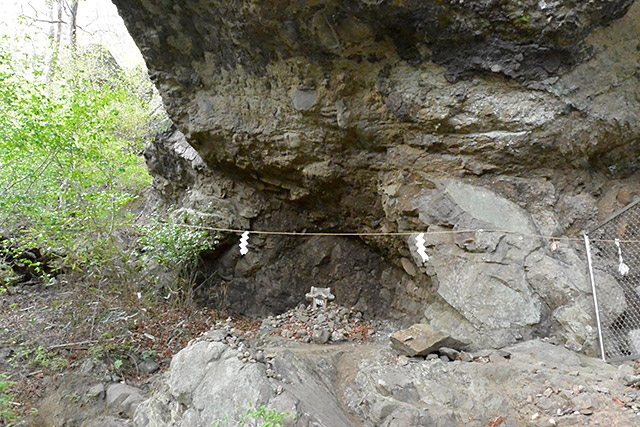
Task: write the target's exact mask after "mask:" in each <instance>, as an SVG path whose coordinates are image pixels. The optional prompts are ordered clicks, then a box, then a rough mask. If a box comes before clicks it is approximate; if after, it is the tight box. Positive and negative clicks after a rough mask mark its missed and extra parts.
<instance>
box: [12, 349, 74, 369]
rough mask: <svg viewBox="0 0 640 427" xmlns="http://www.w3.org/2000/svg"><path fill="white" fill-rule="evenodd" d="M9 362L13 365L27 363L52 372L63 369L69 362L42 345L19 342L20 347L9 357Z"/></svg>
mask: <svg viewBox="0 0 640 427" xmlns="http://www.w3.org/2000/svg"><path fill="white" fill-rule="evenodd" d="M9 363H10V364H11V365H12V366H13V367H18V366H22V365H29V366H34V367H38V368H44V369H50V370H52V371H54V372H55V371H62V370H64V369H65V368H66V367H67V366H68V364H69V362H68V361H67V360H65V359H63V358H61V357H56V353H54V352H51V351H48V350H47V349H46V348H44V347H42V346H38V347H35V346H31V345H29V344H27V343H21V344H20V349H19V350H18V351H17V352H16V353H15V354H14V355H13V356H12V357H11V358H10V359H9Z"/></svg>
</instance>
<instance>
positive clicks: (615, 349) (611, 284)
mask: <svg viewBox="0 0 640 427" xmlns="http://www.w3.org/2000/svg"><path fill="white" fill-rule="evenodd" d="M584 238H585V245H586V249H587V257H588V261H589V275H590V279H591V285H592V287H593V296H594V302H595V306H596V319H597V323H598V333H599V338H600V350H601V352H602V358H603V359H604V360H606V361H616V360H624V359H635V358H640V243H639V242H640V200H637V201H635V202H633V203H631V204H630V205H628V206H627V207H625V208H624V209H622V210H621V211H618V212H616V213H615V214H614V215H612V216H611V217H610V218H609V219H607V220H606V221H605V222H603V223H602V224H600V225H599V226H597V227H596V228H594V229H593V230H591V231H589V232H587V233H585V235H584Z"/></svg>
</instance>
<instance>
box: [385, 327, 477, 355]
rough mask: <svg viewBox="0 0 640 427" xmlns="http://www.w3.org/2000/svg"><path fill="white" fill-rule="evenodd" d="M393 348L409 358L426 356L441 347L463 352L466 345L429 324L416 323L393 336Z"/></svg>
mask: <svg viewBox="0 0 640 427" xmlns="http://www.w3.org/2000/svg"><path fill="white" fill-rule="evenodd" d="M390 339H391V348H393V349H394V350H396V351H397V352H398V353H400V354H404V355H406V356H409V357H413V356H426V355H428V354H429V353H433V352H435V351H437V350H438V349H440V348H441V347H449V348H452V349H459V350H462V349H463V348H464V347H465V343H463V342H461V341H458V340H456V339H455V338H451V337H450V336H448V335H444V334H443V333H441V332H439V331H436V330H435V329H433V328H432V327H431V325H429V324H427V323H416V324H415V325H413V326H411V327H410V328H409V329H405V330H404V331H399V332H396V333H395V334H393V335H391V337H390Z"/></svg>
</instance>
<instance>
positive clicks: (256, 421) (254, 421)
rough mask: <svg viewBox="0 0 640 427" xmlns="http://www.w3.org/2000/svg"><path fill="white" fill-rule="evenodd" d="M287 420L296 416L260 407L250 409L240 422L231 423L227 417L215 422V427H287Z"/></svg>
mask: <svg viewBox="0 0 640 427" xmlns="http://www.w3.org/2000/svg"><path fill="white" fill-rule="evenodd" d="M287 418H289V419H291V420H293V419H295V415H294V414H290V413H289V412H278V411H277V410H276V409H267V408H266V406H264V405H263V406H260V407H259V408H257V409H253V408H251V407H250V408H249V409H247V412H245V414H244V415H243V416H242V420H240V421H237V420H236V421H233V422H232V421H231V420H230V419H229V416H228V415H227V416H225V417H224V419H222V420H216V421H214V423H213V425H214V427H222V426H227V425H241V426H248V425H251V426H260V427H285V426H286V425H287Z"/></svg>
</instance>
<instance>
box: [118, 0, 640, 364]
mask: <svg viewBox="0 0 640 427" xmlns="http://www.w3.org/2000/svg"><path fill="white" fill-rule="evenodd" d="M114 3H115V4H116V5H117V6H118V8H119V10H120V13H121V15H122V16H123V18H124V19H125V22H126V24H127V26H128V28H129V30H130V32H131V34H132V36H133V37H134V39H135V40H136V42H137V43H138V45H139V47H140V48H141V50H142V52H143V55H144V56H145V58H146V61H147V65H148V67H149V70H150V74H151V76H152V78H153V79H154V80H155V82H156V85H157V86H158V88H159V90H160V93H161V95H162V97H163V100H164V102H165V105H166V107H167V110H168V112H169V114H170V116H171V118H172V120H173V122H174V123H175V126H176V129H174V130H173V131H171V132H170V133H169V134H168V135H167V138H166V139H165V140H164V142H162V141H161V142H158V143H156V144H154V145H153V146H151V147H150V149H149V151H148V153H147V156H148V159H149V161H150V166H151V170H152V171H153V172H154V173H155V174H156V178H157V179H156V184H157V186H158V188H159V189H160V190H162V191H163V192H164V194H165V196H166V197H167V198H169V199H172V200H173V202H174V203H178V204H180V205H182V206H184V207H187V208H189V209H193V210H195V211H198V212H201V213H203V214H206V215H208V216H206V217H207V218H208V219H207V221H208V222H207V223H208V224H209V225H211V226H215V227H230V228H241V229H265V230H287V231H302V230H306V231H359V232H368V231H389V232H395V231H406V230H416V231H429V232H434V231H441V232H448V231H456V232H457V231H461V230H471V231H469V232H467V233H455V234H451V233H441V234H428V235H427V242H426V244H427V253H428V255H429V257H430V260H429V261H427V262H426V263H424V262H423V261H422V258H421V257H420V256H419V254H418V253H417V252H416V249H415V244H414V237H411V236H402V237H363V238H355V237H350V238H347V237H341V238H336V237H314V238H300V237H286V236H261V237H257V236H252V237H251V242H250V252H249V254H248V255H247V256H245V257H240V256H239V254H238V253H237V248H236V247H235V243H236V242H237V240H233V239H235V238H237V236H235V237H234V236H231V237H229V239H227V240H226V241H225V240H224V239H223V243H222V245H221V247H220V248H219V249H218V250H217V251H216V252H215V255H214V256H212V258H211V259H210V260H209V265H208V267H207V268H208V274H209V275H210V277H211V278H212V280H210V281H209V283H214V284H215V286H213V287H212V288H211V289H212V291H211V292H212V295H213V294H215V295H218V296H219V295H224V296H226V298H227V301H228V302H229V304H230V305H231V307H232V308H234V309H237V310H241V311H243V312H246V313H255V314H264V313H268V312H273V311H278V310H283V309H285V308H287V307H292V306H295V305H297V304H298V303H299V302H301V301H303V299H304V293H305V292H307V291H308V289H309V287H310V286H311V285H316V286H331V287H332V289H333V290H334V291H335V294H336V297H337V299H338V301H339V302H340V304H342V305H355V306H356V308H357V309H358V310H361V311H363V312H365V313H368V314H370V315H376V316H385V317H388V318H391V319H395V320H398V321H399V322H402V323H405V324H410V323H415V322H419V321H420V322H429V323H431V324H432V325H434V327H436V328H437V329H439V330H441V331H443V332H446V333H449V334H451V335H453V336H455V337H456V338H459V339H461V340H464V341H465V342H471V343H472V344H473V345H476V346H504V345H507V344H510V343H513V342H515V341H517V340H520V339H523V338H527V337H530V336H532V335H536V334H545V335H546V334H555V335H557V336H558V337H560V338H561V339H562V341H563V342H565V343H566V344H567V345H569V346H570V347H571V348H573V349H577V350H583V351H593V349H594V338H595V332H594V325H595V323H594V321H593V308H592V303H591V299H590V298H591V297H590V290H589V287H588V286H587V279H586V266H585V261H584V255H583V253H582V252H581V251H582V249H581V243H580V242H579V241H565V240H563V241H562V242H561V244H560V245H559V247H558V248H557V249H556V248H555V247H553V248H551V247H550V243H551V241H550V240H549V239H548V238H542V237H536V235H544V236H549V235H553V236H579V232H580V231H581V230H583V229H585V228H588V227H589V226H591V225H593V224H595V223H596V222H597V221H598V220H599V219H602V218H603V217H605V216H606V215H608V214H609V213H611V212H612V211H613V210H614V209H616V208H618V207H621V206H623V205H624V204H626V203H628V202H629V201H630V200H631V199H632V198H633V197H634V195H635V194H636V192H637V191H638V190H639V189H640V187H639V186H638V184H637V180H636V179H634V178H636V177H637V170H638V160H637V159H638V154H639V153H640V144H639V143H640V68H639V66H640V44H639V43H640V42H639V35H640V5H639V4H637V3H635V4H634V2H633V1H630V0H593V1H589V2H584V1H563V2H559V1H550V2H546V1H528V0H519V1H516V0H506V1H493V0H487V1H477V2H463V1H454V0H446V1H433V0H432V1H417V0H414V1H411V0H408V1H385V0H378V1H371V0H360V1H356V0H353V1H332V0H327V1H295V2H267V1H233V2H229V1H216V0H210V1H195V0H192V1H184V2H180V3H179V4H178V3H176V2H170V1H156V2H151V1H146V0H126V1H125V0H114ZM187 143H188V144H190V146H191V147H193V148H191V147H190V146H189V145H187ZM193 149H195V151H193ZM476 230H499V232H495V231H476ZM552 249H553V250H552ZM220 289H223V291H220ZM614 294H615V291H614ZM614 296H615V295H614ZM212 297H213V296H212ZM611 301H612V303H611V304H608V305H607V308H606V309H607V310H611V311H612V312H614V313H622V312H623V311H624V310H625V308H626V307H625V298H624V296H622V297H620V298H614V297H612V299H611Z"/></svg>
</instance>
